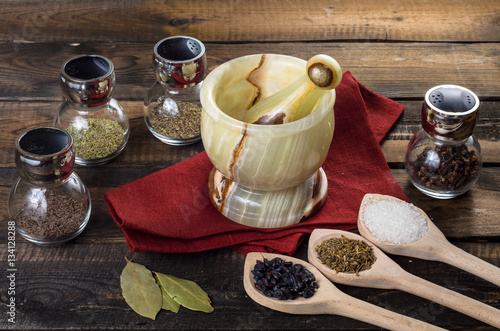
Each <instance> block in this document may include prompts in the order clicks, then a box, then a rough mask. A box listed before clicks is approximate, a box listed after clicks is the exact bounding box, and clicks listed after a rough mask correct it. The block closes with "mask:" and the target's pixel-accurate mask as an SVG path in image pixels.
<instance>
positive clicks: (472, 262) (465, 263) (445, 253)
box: [358, 194, 500, 286]
mask: <svg viewBox="0 0 500 331" xmlns="http://www.w3.org/2000/svg"><path fill="white" fill-rule="evenodd" d="M381 201H382V202H383V201H392V202H395V203H397V204H400V206H401V207H400V208H401V210H402V211H404V210H407V209H408V208H411V209H412V210H415V211H417V212H418V213H419V214H420V215H421V217H422V218H423V220H425V222H426V223H427V232H426V233H425V234H423V236H422V237H421V238H420V239H416V240H414V241H412V242H407V243H395V242H394V241H396V240H394V241H390V240H380V239H379V238H378V237H377V235H376V234H377V233H378V232H380V233H382V235H380V234H379V235H380V236H383V234H384V233H387V232H391V233H396V232H397V231H398V230H400V229H397V228H394V229H391V226H392V227H394V224H382V223H385V222H386V221H387V219H388V218H386V220H385V222H384V220H383V219H380V223H381V224H374V223H375V222H376V221H377V223H378V219H377V217H378V216H377V215H375V212H376V211H378V210H379V209H377V208H378V207H377V206H378V205H375V204H374V203H377V202H381ZM370 205H371V209H370V212H368V211H369V210H368V209H367V208H368V207H369V206H370ZM380 208H383V207H380ZM392 211H393V212H397V211H396V210H394V209H392ZM392 211H388V210H386V211H381V213H387V212H392ZM379 216H380V215H379ZM395 216H397V217H399V216H401V215H395ZM366 217H370V218H371V220H370V224H371V226H367V224H365V218H366ZM366 222H368V219H367V220H366ZM394 223H395V222H394ZM383 226H386V228H385V229H383V228H381V227H383ZM370 227H371V228H372V230H371V231H370ZM407 227H408V228H409V225H408V226H407ZM358 230H359V233H360V234H361V235H362V236H363V237H365V238H366V239H368V240H369V241H371V242H372V243H373V244H375V245H377V246H378V247H379V248H380V249H382V250H383V251H385V252H387V253H390V254H395V255H403V256H410V257H416V258H419V259H423V260H431V261H440V262H444V263H447V264H450V265H452V266H454V267H457V268H459V269H462V270H465V271H467V272H470V273H471V274H474V275H476V276H478V277H481V278H483V279H486V280H488V281H490V282H492V283H493V284H495V285H498V286H500V268H498V267H496V266H494V265H492V264H490V263H488V262H486V261H484V260H481V259H479V258H478V257H476V256H474V255H472V254H469V253H467V252H465V251H463V250H461V249H460V248H458V247H456V246H454V245H452V244H451V243H450V242H449V241H448V240H447V239H446V237H445V236H444V234H443V233H442V232H441V231H440V230H439V229H438V227H437V226H436V225H435V224H434V223H433V222H432V221H431V220H430V218H429V217H428V216H427V214H426V213H425V212H424V211H423V210H422V209H420V208H417V207H415V206H413V205H412V204H409V203H408V202H406V201H403V200H400V199H397V198H395V197H392V196H388V195H381V194H366V195H365V196H364V198H363V201H362V202H361V207H360V209H359V214H358ZM408 231H409V230H408ZM385 239H387V238H385Z"/></svg>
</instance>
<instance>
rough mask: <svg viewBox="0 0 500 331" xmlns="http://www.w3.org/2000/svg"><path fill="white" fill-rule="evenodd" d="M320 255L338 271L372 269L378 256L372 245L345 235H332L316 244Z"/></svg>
mask: <svg viewBox="0 0 500 331" xmlns="http://www.w3.org/2000/svg"><path fill="white" fill-rule="evenodd" d="M316 253H318V257H319V259H320V260H321V262H323V263H324V264H326V265H327V266H328V267H329V268H331V269H334V270H335V271H336V272H337V273H339V272H345V273H355V274H356V275H358V274H359V272H361V271H363V270H367V269H370V268H371V266H372V264H373V263H374V262H375V260H376V258H375V256H374V254H373V250H372V248H371V246H370V245H368V244H367V243H366V242H364V241H362V240H354V239H348V238H346V237H344V236H342V237H341V238H339V237H332V238H330V239H327V240H325V241H323V242H322V243H321V244H319V245H318V246H316Z"/></svg>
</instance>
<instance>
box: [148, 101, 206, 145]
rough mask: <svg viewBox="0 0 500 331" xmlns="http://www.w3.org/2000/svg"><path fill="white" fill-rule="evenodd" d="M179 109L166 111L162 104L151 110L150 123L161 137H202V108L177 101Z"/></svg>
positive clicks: (194, 104) (190, 103)
mask: <svg viewBox="0 0 500 331" xmlns="http://www.w3.org/2000/svg"><path fill="white" fill-rule="evenodd" d="M176 104H177V109H175V110H170V109H169V110H165V109H164V105H163V104H161V105H159V106H157V107H155V108H154V109H153V110H151V113H150V114H149V121H150V123H151V126H152V127H153V129H155V130H156V132H158V133H160V134H161V135H163V136H165V137H169V138H173V139H189V138H193V137H196V136H198V135H200V120H201V106H200V105H198V104H196V103H193V102H187V101H177V102H176Z"/></svg>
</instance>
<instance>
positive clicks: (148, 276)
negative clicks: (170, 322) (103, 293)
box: [120, 260, 163, 320]
mask: <svg viewBox="0 0 500 331" xmlns="http://www.w3.org/2000/svg"><path fill="white" fill-rule="evenodd" d="M120 285H121V288H122V295H123V297H124V298H125V301H126V302H127V304H128V305H129V306H130V307H131V308H132V309H133V310H134V311H135V312H136V313H138V314H139V315H141V316H144V317H148V318H151V319H153V320H154V319H155V318H156V314H158V312H159V311H160V309H161V307H162V303H163V297H162V293H161V289H160V287H159V286H158V284H156V281H155V279H154V277H153V274H152V273H151V271H149V270H148V269H147V268H146V267H144V266H143V265H141V264H138V263H134V262H131V261H130V260H127V265H126V266H125V268H124V269H123V271H122V274H121V276H120Z"/></svg>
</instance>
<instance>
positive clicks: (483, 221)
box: [0, 162, 500, 244]
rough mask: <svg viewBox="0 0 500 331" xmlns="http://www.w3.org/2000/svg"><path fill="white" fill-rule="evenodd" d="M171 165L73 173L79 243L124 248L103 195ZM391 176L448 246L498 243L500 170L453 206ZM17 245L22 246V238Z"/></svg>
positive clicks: (6, 176)
mask: <svg viewBox="0 0 500 331" xmlns="http://www.w3.org/2000/svg"><path fill="white" fill-rule="evenodd" d="M168 165H170V164H169V163H167V162H158V163H150V162H148V163H144V164H142V165H140V164H133V165H132V164H129V163H119V162H115V163H111V164H109V165H106V166H101V167H98V168H96V167H77V168H76V169H75V172H76V173H77V174H78V175H79V176H80V178H81V179H82V181H83V182H84V183H85V184H86V185H87V186H88V188H89V191H90V194H91V197H92V214H91V218H90V221H89V224H88V226H87V228H86V229H85V231H84V232H83V233H82V235H80V236H79V237H78V238H77V239H76V240H75V242H77V243H80V244H95V243H124V242H125V239H124V237H123V233H122V231H121V230H120V228H119V227H118V226H117V225H116V224H115V223H114V222H113V220H112V218H111V215H110V214H109V211H108V208H107V206H106V204H105V202H104V193H105V192H106V191H108V190H111V189H112V188H115V187H119V186H121V185H124V184H127V183H129V182H132V181H134V180H136V179H139V178H142V177H144V176H147V175H149V174H151V173H153V172H155V171H159V170H161V169H163V168H165V167H167V166H168ZM392 174H393V176H394V178H395V179H396V181H397V182H398V184H399V185H400V186H401V188H402V189H403V191H404V192H405V193H406V195H407V196H408V199H409V200H410V202H413V203H415V204H416V205H417V206H418V207H420V208H421V209H422V210H424V211H425V212H426V213H427V214H428V215H429V217H431V218H432V219H433V221H434V222H435V223H436V225H437V226H438V227H439V228H440V229H441V230H442V231H443V233H444V234H445V236H447V237H448V238H449V240H451V241H453V242H455V241H460V240H467V241H476V240H483V241H487V240H491V241H496V240H498V238H499V237H500V223H499V222H498V215H499V214H500V205H499V204H498V201H500V187H499V186H498V184H497V183H499V182H500V168H499V167H493V168H485V169H483V171H482V173H481V175H480V177H479V180H478V182H477V183H476V184H475V186H474V187H473V188H472V189H471V190H470V191H469V192H468V193H466V194H464V195H462V196H459V197H457V198H455V199H450V200H439V199H433V198H430V197H427V196H425V195H424V194H422V193H421V192H420V191H418V190H417V189H416V188H414V187H413V186H412V184H411V183H410V181H409V179H408V177H407V175H406V172H405V170H404V169H393V170H392ZM207 177H208V174H207ZM17 178H18V174H17V171H16V170H15V169H14V168H0V201H5V202H7V200H8V195H9V191H10V188H11V187H12V185H13V184H14V183H15V181H16V179H17ZM8 219H9V215H8V213H7V208H2V209H0V220H4V221H3V222H6V221H7V220H8ZM6 235H7V234H6V232H5V231H4V232H0V239H1V240H2V241H4V240H5V239H6ZM18 240H19V241H24V240H22V238H21V237H19V238H18ZM4 242H5V241H4Z"/></svg>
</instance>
